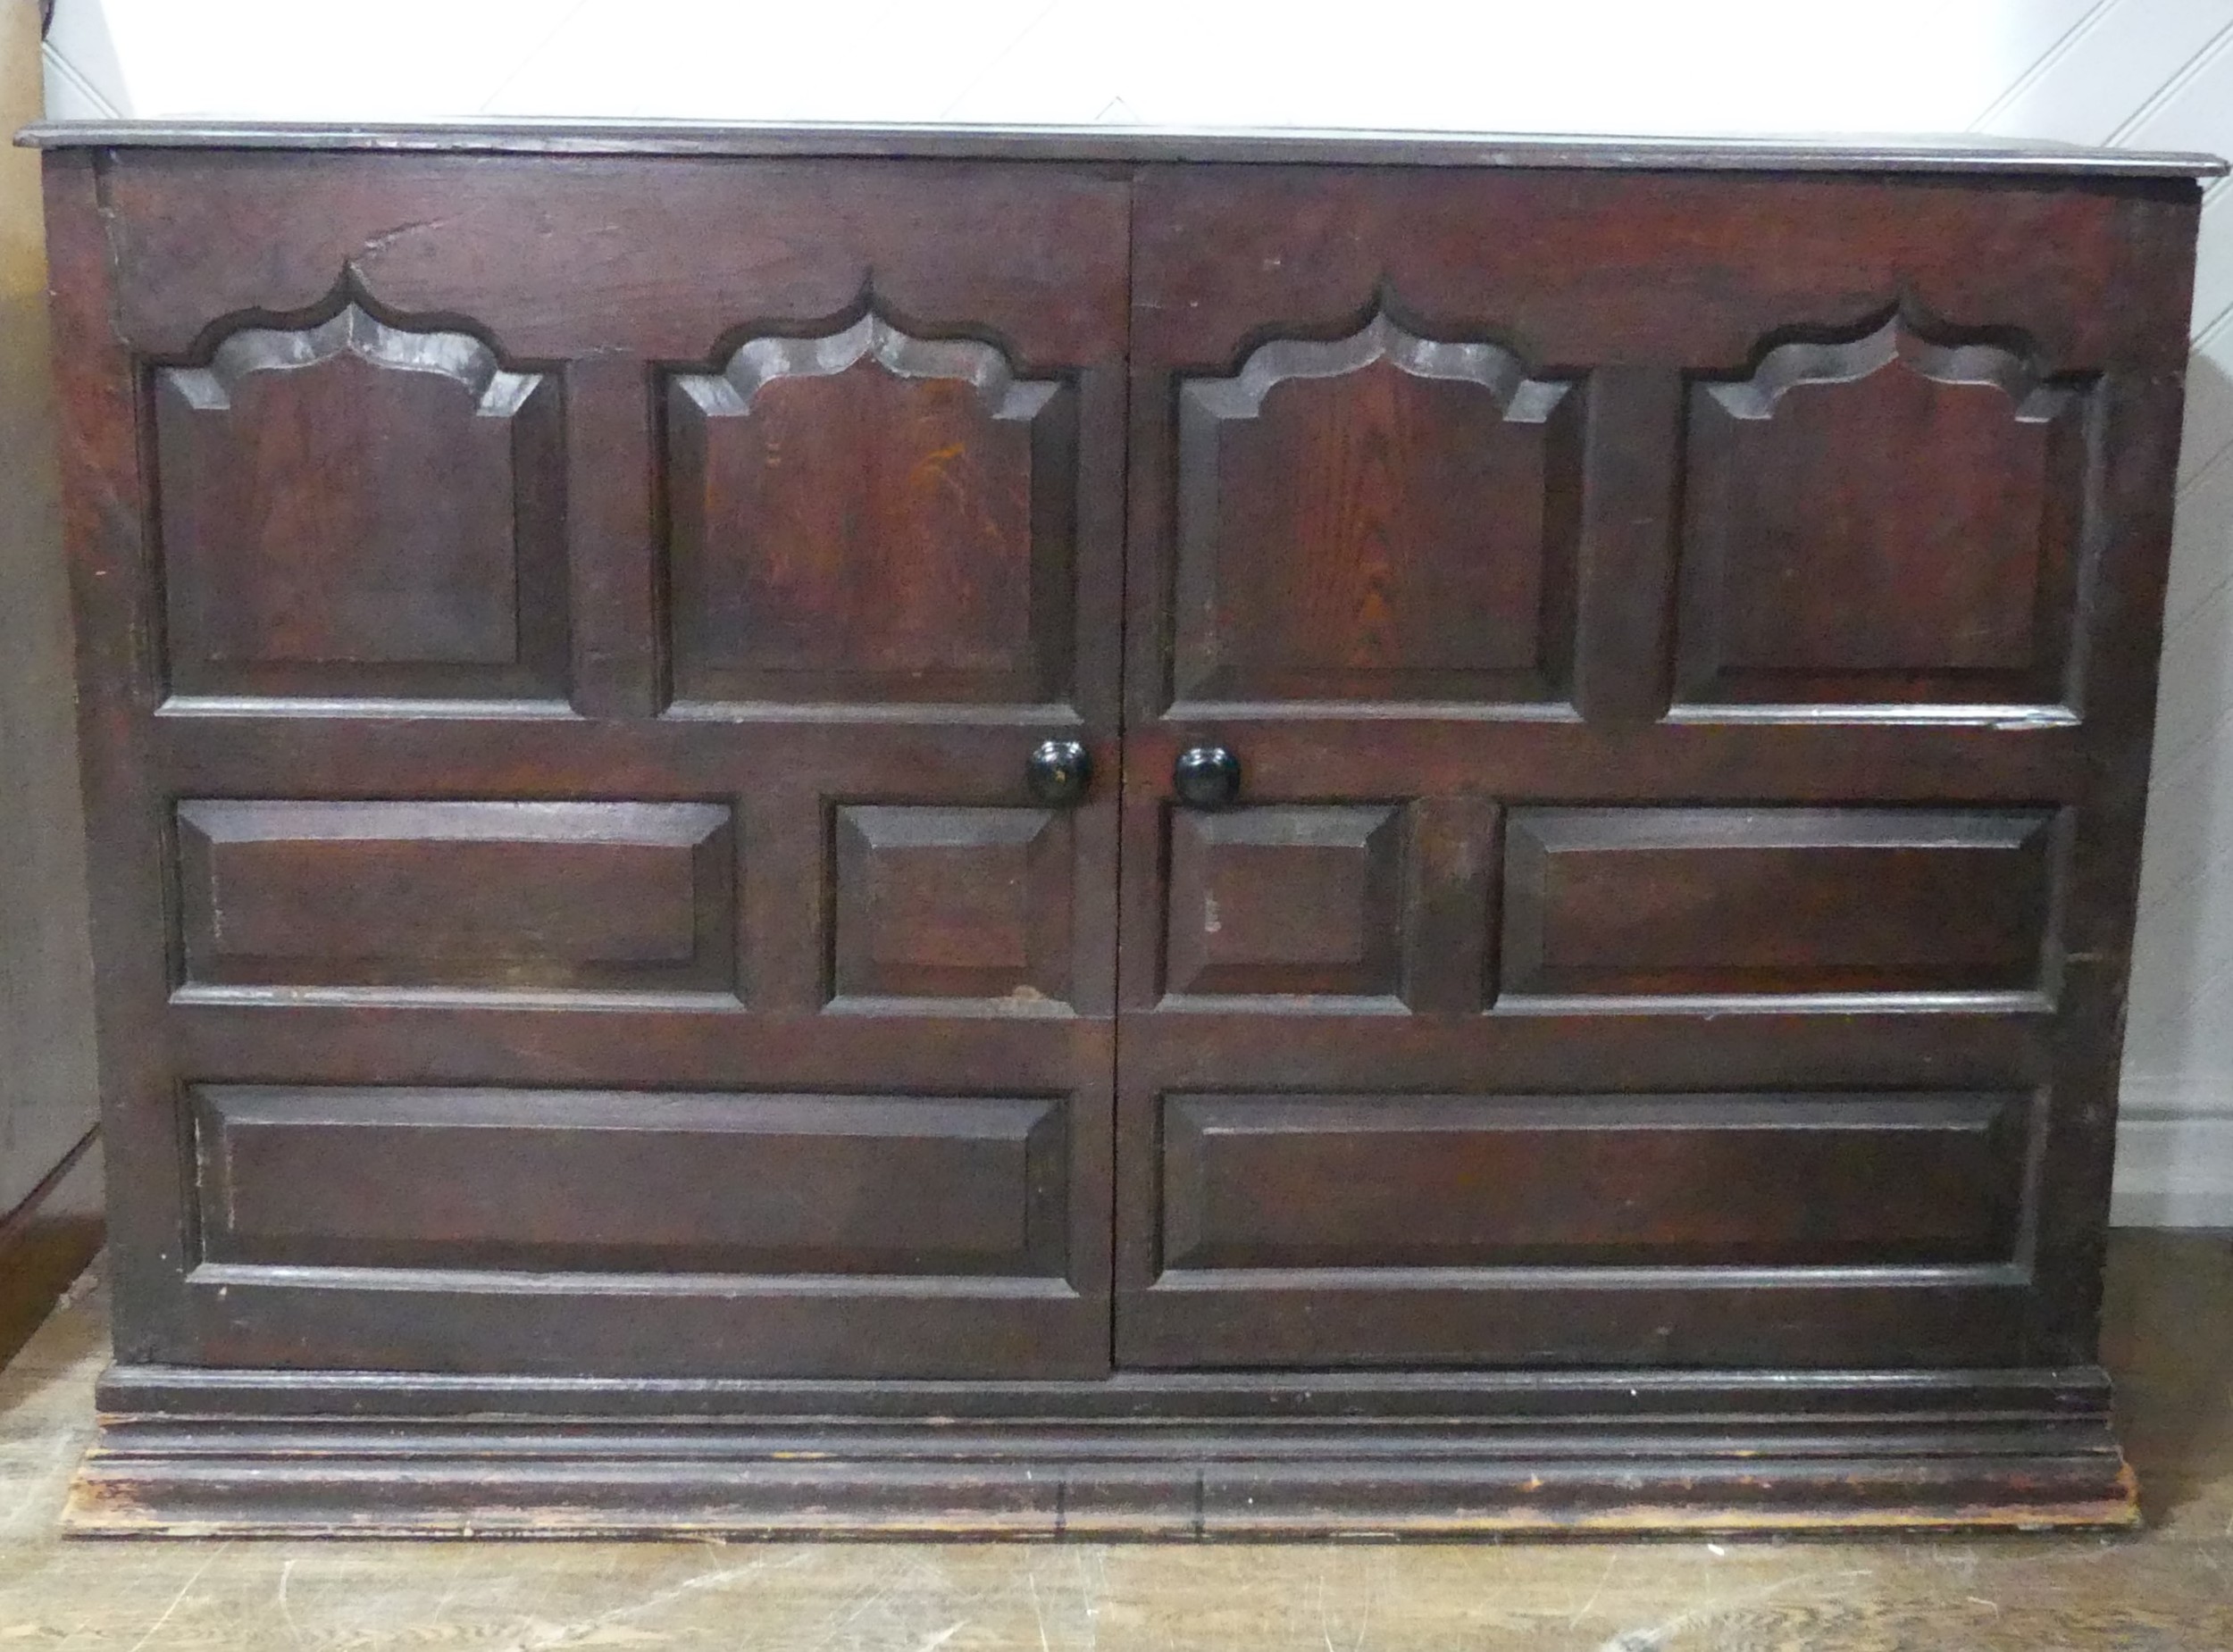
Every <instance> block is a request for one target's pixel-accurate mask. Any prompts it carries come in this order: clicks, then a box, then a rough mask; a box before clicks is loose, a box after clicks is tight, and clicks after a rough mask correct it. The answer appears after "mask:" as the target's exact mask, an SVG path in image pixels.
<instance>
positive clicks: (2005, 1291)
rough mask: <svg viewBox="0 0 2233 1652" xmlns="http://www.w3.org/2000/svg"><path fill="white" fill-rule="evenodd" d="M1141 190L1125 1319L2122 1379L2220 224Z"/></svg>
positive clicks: (2106, 206) (1308, 1334)
mask: <svg viewBox="0 0 2233 1652" xmlns="http://www.w3.org/2000/svg"><path fill="white" fill-rule="evenodd" d="M1139 192H1140V193H1139V204H1138V207H1137V210H1136V218H1135V222H1136V223H1137V225H1138V239H1137V243H1136V246H1135V253H1134V265H1133V268H1134V309H1133V346H1134V367H1133V375H1134V376H1133V513H1132V517H1131V561H1130V564H1129V567H1130V582H1129V585H1128V589H1129V591H1130V592H1131V594H1132V598H1131V600H1132V605H1131V613H1130V621H1129V630H1128V652H1129V657H1128V661H1127V668H1126V669H1127V688H1126V693H1127V713H1128V719H1129V722H1128V726H1127V734H1126V747H1125V856H1124V889H1125V892H1124V917H1123V925H1124V943H1123V954H1122V968H1121V972H1120V978H1121V979H1120V1002H1121V1009H1120V1015H1119V1025H1120V1034H1119V1084H1118V1104H1117V1105H1118V1120H1119V1122H1118V1132H1117V1143H1118V1145H1117V1163H1118V1197H1117V1292H1118V1305H1117V1360H1118V1363H1119V1364H1125V1365H1135V1366H1183V1365H1193V1364H1200V1365H1209V1366H1248V1365H1257V1366H1263V1365H1300V1366H1314V1365H1315V1366H1326V1365H1358V1364H1479V1365H1531V1364H1604V1365H1623V1364H1627V1365H1646V1364H1659V1365H1664V1364H1694V1365H1716V1364H1719V1365H1754V1364H1816V1365H1827V1366H1838V1365H1844V1366H1886V1365H1928V1364H1936V1365H1950V1366H1958V1365H1965V1364H2002V1363H2021V1362H2026V1361H2037V1362H2041V1363H2056V1362H2060V1361H2063V1360H2084V1359H2088V1358H2091V1357H2092V1345H2091V1336H2092V1331H2091V1323H2092V1322H2091V1317H2090V1314H2091V1306H2090V1305H2091V1294H2090V1293H2091V1291H2092V1289H2093V1283H2092V1280H2093V1274H2092V1264H2091V1261H2090V1260H2089V1258H2090V1256H2091V1254H2092V1253H2091V1252H2090V1251H2089V1250H2088V1249H2087V1247H2088V1246H2089V1245H2090V1244H2091V1243H2092V1241H2091V1239H2089V1238H2088V1237H2087V1236H2088V1235H2089V1234H2090V1233H2091V1232H2092V1231H2094V1230H2095V1226H2096V1225H2097V1224H2098V1223H2099V1222H2100V1221H2101V1220H2102V1217H2103V1214H2104V1213H2103V1204H2102V1199H2103V1195H2104V1193H2105V1188H2106V1182H2105V1176H2104V1167H2105V1164H2106V1162H2107V1155H2108V1151H2109V1137H2108V1132H2107V1125H2106V1122H2105V1120H2106V1118H2107V1115H2108V1111H2109V1109H2108V1102H2109V1100H2110V1098H2111V1096H2112V1082H2113V1072H2114V1055H2115V1043H2114V1036H2113V1031H2112V1028H2113V1025H2114V1021H2115V1014H2116V1012H2115V1005H2116V1003H2117V1002H2118V995H2119V991H2120V989H2119V985H2118V983H2119V981H2120V977H2121V972H2122V969H2123V960H2124V957H2125V955H2126V948H2127V947H2128V941H2129V926H2130V921H2131V912H2130V904H2129V903H2130V893H2129V889H2128V885H2127V884H2126V882H2125V881H2124V880H2123V877H2122V874H2121V873H2112V872H2110V871H2109V870H2108V869H2109V868H2111V867H2113V866H2128V865H2129V864H2130V856H2131V854H2132V852H2133V851H2134V849H2135V847H2136V844H2137V823H2138V822H2137V792H2136V791H2135V790H2134V789H2132V788H2130V787H2128V786H2126V785H2124V784H2123V783H2122V782H2118V783H2116V784H2114V785H2099V784H2097V782H2096V780H2095V776H2097V775H2101V774H2104V773H2132V772H2137V768H2136V767H2135V765H2136V764H2138V763H2139V762H2140V760H2141V759H2142V758H2144V755H2145V722H2146V706H2147V688H2148V682H2147V679H2148V670H2149V656H2148V646H2149V644H2150V642H2151V640H2152V638H2151V636H2150V633H2149V630H2148V627H2149V626H2150V625H2151V624H2152V619H2151V618H2150V613H2151V611H2150V608H2149V605H2148V603H2147V600H2146V598H2147V596H2148V593H2149V592H2150V590H2151V589H2152V588H2153V586H2152V580H2154V579H2155V578H2156V577H2159V576H2160V570H2161V565H2162V554H2163V539H2162V518H2161V513H2160V510H2159V508H2158V505H2157V504H2156V503H2155V501H2154V496H2153V495H2151V494H2150V493H2149V492H2148V491H2147V489H2148V488H2152V487H2154V483H2155V480H2157V479H2160V478H2161V476H2162V475H2163V474H2164V473H2165V469H2164V467H2166V466H2167V464H2168V462H2169V458H2170V452H2171V444H2172V443H2173V441H2174V439H2175V430H2176V422H2177V421H2176V413H2177V406H2176V397H2175V396H2171V395H2168V394H2166V392H2165V390H2164V388H2163V387H2162V381H2161V380H2160V377H2159V375H2160V374H2161V373H2162V371H2165V370H2166V366H2167V363H2170V362H2171V361H2173V360H2175V352H2176V350H2177V348H2178V343H2177V333H2176V317H2177V314H2178V313H2179V305H2180V303H2181V300H2180V298H2179V294H2178V293H2177V292H2176V291H2174V290H2172V288H2173V287H2174V286H2175V281H2174V280H2172V279H2171V278H2169V277H2163V276H2159V275H2157V274H2154V273H2151V272H2149V271H2146V270H2145V268H2144V267H2143V266H2142V265H2141V264H2139V263H2136V262H2133V260H2134V259H2135V256H2136V254H2134V253H2133V251H2132V249H2134V248H2137V247H2140V246H2154V247H2156V248H2157V249H2159V250H2158V254H2156V255H2158V256H2160V257H2161V259H2162V267H2163V268H2164V269H2166V270H2170V269H2175V268H2176V267H2177V257H2178V242H2179V237H2180V236H2181V235H2182V234H2183V232H2184V231H2183V228H2182V226H2181V222H2180V221H2179V217H2178V213H2177V211H2176V209H2174V208H2171V207H2169V206H2165V205H2162V204H2156V203H2154V202H2151V201H2148V200H2145V199H2141V198H2139V197H2137V196H2134V197H2132V198H2127V199H2118V198H2115V197H2113V196H2103V195H2095V194H2090V193H2089V194H2085V195H2078V194H2071V195H2058V194H2056V193H2054V192H2053V191H2051V190H2046V189H2032V188H1998V189H1984V190H1972V191H1962V190H1954V189H1946V188H1937V187H1935V186H1924V185H1898V184H1884V185H1872V184H1866V183H1862V182H1859V181H1852V180H1817V181H1808V180H1801V179H1773V178H1707V177H1694V178H1664V177H1662V178H1640V177H1622V176H1618V175H1616V174H1610V173H1575V174H1567V175H1544V174H1535V173H1526V172H1518V171H1507V172H1479V173H1458V172H1441V171H1431V170H1425V171H1408V172H1407V171H1394V170H1387V171H1376V170H1370V169H1359V170H1355V171H1342V170H1338V169H1317V170H1305V169H1286V168H1277V167H1252V168H1246V169H1240V168H1217V167H1202V168H1192V169H1150V171H1148V172H1147V173H1146V174H1144V175H1143V177H1142V182H1141V184H1140V186H1139ZM2042 257H2047V258H2050V259H2052V260H2053V263H2054V266H2055V267H2056V268H2057V269H2058V270H2061V271H2066V272H2069V275H2068V279H2067V280H2054V281H2043V280H2040V279H2039V278H2038V275H2037V269H2038V261H2039V260H2040V259H2041V258H2042ZM2125 282H2129V283H2130V286H2129V287H2128V288H2127V287H2126V286H2123V285H2120V283H2125ZM2112 289H2113V290H2119V291H2126V290H2129V291H2130V292H2131V293H2132V294H2133V295H2134V296H2133V299H2132V304H2131V306H2130V307H2129V308H2127V307H2125V306H2122V305H2120V306H2119V307H2117V308H2116V309H2114V310H2112V311H2110V312H2107V313H2104V312H2103V311H2102V310H2100V309H2099V308H2097V307H2096V306H2095V305H2092V304H2091V303H2090V302H2089V301H2087V300H2085V299H2083V298H2082V297H2081V296H2080V295H2082V294H2085V293H2088V292H2099V291H2106V290H2112ZM2110 455H2113V457H2110ZM2089 536H2090V538H2089ZM2111 613H2115V615H2116V618H2115V620H2114V621H2113V624H2114V625H2115V626H2116V627H2118V628H2121V631H2120V635H2119V636H2117V637H2115V638H2110V637H2109V635H2108V633H2107V630H2105V629H2104V630H2103V631H2100V632H2095V631H2089V630H2087V624H2086V616H2087V615H2093V616H2095V622H2096V623H2098V624H2100V625H2102V626H2103V627H2104V628H2106V627H2108V626H2109V625H2110V624H2112V622H2111V621H2110V620H2109V619H2108V618H2107V617H2106V616H2108V615H2109V614H2111Z"/></svg>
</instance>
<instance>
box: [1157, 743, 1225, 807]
mask: <svg viewBox="0 0 2233 1652" xmlns="http://www.w3.org/2000/svg"><path fill="white" fill-rule="evenodd" d="M1171 789H1172V790H1173V791H1175V792H1176V793H1177V794H1178V800H1179V801H1180V802H1181V803H1183V804H1184V805H1187V807H1189V808H1192V809H1222V808H1224V807H1225V805H1227V804H1229V803H1231V802H1232V801H1233V800H1234V798H1236V797H1239V796H1240V795H1241V760H1240V759H1239V758H1238V757H1236V756H1234V755H1233V754H1232V753H1231V752H1230V751H1228V750H1226V749H1225V747H1222V746H1190V747H1187V748H1186V749H1185V750H1184V751H1183V752H1181V753H1179V755H1178V761H1177V762H1176V763H1174V764H1172V765H1171Z"/></svg>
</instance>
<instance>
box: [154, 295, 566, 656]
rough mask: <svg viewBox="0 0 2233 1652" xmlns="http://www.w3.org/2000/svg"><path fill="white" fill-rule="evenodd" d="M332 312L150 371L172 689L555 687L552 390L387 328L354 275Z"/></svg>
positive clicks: (559, 574) (560, 473) (224, 338)
mask: <svg viewBox="0 0 2233 1652" xmlns="http://www.w3.org/2000/svg"><path fill="white" fill-rule="evenodd" d="M337 300H338V307H336V308H333V309H332V310H331V311H330V313H328V314H327V315H325V316H324V317H323V318H322V319H320V320H316V321H309V322H305V323H304V324H303V325H300V326H280V325H272V324H265V323H262V322H254V323H247V324H243V325H240V326H238V327H235V328H234V329H232V330H230V331H227V332H224V333H222V334H221V335H219V336H218V337H217V338H215V340H214V342H213V346H212V347H211V348H210V349H209V351H208V353H207V358H206V360H205V362H204V363H202V364H200V365H157V366H155V367H154V368H153V369H152V385H151V396H152V398H153V402H154V424H155V456H156V472H157V475H156V480H157V494H158V509H157V524H156V526H157V541H158V555H159V557H160V561H161V568H162V584H163V593H164V601H165V606H166V636H165V655H166V666H167V672H168V676H169V687H170V688H171V690H172V691H173V692H174V693H177V694H181V695H187V696H199V695H216V696H244V697H331V696H338V697H399V698H409V699H426V698H434V699H448V698H462V699H472V698H482V697H496V698H506V699H518V698H554V697H561V696H563V694H564V693H565V675H566V672H565V654H566V637H567V615H566V603H567V590H566V579H565V544H564V538H563V534H564V530H563V523H564V521H565V501H564V489H565V467H564V454H563V432H562V428H561V414H560V409H559V400H560V388H559V386H558V384H557V383H556V381H555V377H554V376H553V375H549V374H546V373H540V372H526V371H514V370H512V369H511V368H508V367H507V366H506V364H505V363H504V362H503V361H502V360H501V359H500V358H499V357H498V354H497V352H496V351H495V349H494V348H492V347H491V346H489V344H487V343H486V342H484V341H483V340H482V339H481V338H477V337H474V336H473V334H471V333H468V332H464V331H462V330H456V328H453V327H449V326H435V327H429V328H424V329H421V328H417V327H414V326H412V325H409V324H407V323H405V322H402V321H397V320H394V319H392V318H384V317H383V316H382V315H381V314H380V313H375V312H374V311H373V310H372V309H371V308H368V307H367V305H366V303H365V301H364V296H363V294H362V293H361V291H360V290H359V289H358V288H356V286H355V283H354V282H353V281H345V283H344V285H343V288H341V290H340V291H339V293H338V294H337Z"/></svg>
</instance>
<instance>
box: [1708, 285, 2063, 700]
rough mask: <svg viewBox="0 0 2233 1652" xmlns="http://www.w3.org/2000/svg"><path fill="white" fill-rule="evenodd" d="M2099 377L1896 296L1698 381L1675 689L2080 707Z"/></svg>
mask: <svg viewBox="0 0 2233 1652" xmlns="http://www.w3.org/2000/svg"><path fill="white" fill-rule="evenodd" d="M2094 383H2095V380H2092V379H2090V378H2082V377H2067V378H2056V377H2050V376H2048V375H2047V374H2045V372H2043V371H2041V369H2040V368H2039V366H2038V365H2037V363H2036V358H2035V357H2034V356H2033V355H2032V354H2031V352H2030V351H2029V350H2028V347H2027V346H2026V345H2025V342H2024V341H2023V340H2022V339H2020V338H2015V337H2013V336H2011V335H2008V334H2005V333H2003V332H1999V331H1993V332H1970V333H1964V332H1961V331H1959V330H1953V329H1948V328H1946V327H1944V326H1942V325H1940V324H1938V323H1936V322H1935V321H1931V320H1930V319H1929V318H1928V317H1926V316H1919V315H1916V314H1913V313H1909V312H1908V311H1906V310H1897V311H1894V313H1891V314H1889V315H1886V316H1884V317H1883V318H1882V319H1881V320H1880V321H1877V322H1875V323H1873V324H1871V325H1869V326H1868V327H1867V328H1866V329H1865V330H1862V331H1861V332H1859V333H1858V334H1856V335H1853V336H1849V337H1845V338H1838V339H1833V340H1829V341H1818V340H1811V339H1810V340H1798V341H1793V342H1786V343H1781V344H1777V345H1774V346H1772V347H1770V348H1768V349H1766V350H1765V351H1764V352H1763V353H1762V354H1761V355H1760V357H1759V359H1758V363H1757V364H1756V366H1755V367H1754V369H1753V371H1752V372H1751V373H1750V374H1748V375H1747V376H1745V377H1743V378H1734V379H1723V380H1707V379H1698V380H1693V381H1692V384H1691V387H1690V390H1689V395H1688V404H1687V418H1686V434H1685V454H1684V476H1683V497H1684V511H1683V520H1682V528H1681V533H1682V542H1681V552H1680V556H1681V572H1680V577H1679V580H1678V585H1679V595H1678V599H1677V642H1676V680H1677V696H1676V698H1677V704H1678V705H1681V704H1684V703H1689V704H1692V705H1696V704H1700V703H1720V704H1732V703H1734V704H1744V705H1758V706H1762V707H1765V706H1770V705H1779V704H1790V705H1819V704H1831V705H1853V706H1859V705H1879V706H1899V705H1965V704H1968V705H2038V706H2053V707H2065V706H2069V707H2074V706H2075V705H2076V703H2077V698H2078V684H2077V683H2076V682H2075V680H2074V677H2073V671H2072V663H2073V649H2074V638H2073V637H2072V636H2071V634H2070V631H2071V622H2070V618H2069V617H2068V616H2069V615H2070V614H2071V613H2073V612H2076V613H2083V612H2084V605H2083V604H2082V603H2078V602H2076V601H2075V600H2074V593H2075V589H2076V587H2077V584H2078V581H2079V580H2082V579H2083V578H2084V577H2085V569H2086V565H2087V560H2088V559H2087V549H2086V545H2085V538H2086V522H2087V489H2088V488H2089V486H2090V485H2091V484H2090V481H2089V476H2090V471H2091V468H2092V464H2091V452H2092V449H2093V446H2094V445H2095V435H2094V433H2093V430H2092V424H2093V421H2092V418H2091V415H2090V410H2091V408H2092V405H2093V396H2092V390H2093V387H2094Z"/></svg>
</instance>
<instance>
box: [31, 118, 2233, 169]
mask: <svg viewBox="0 0 2233 1652" xmlns="http://www.w3.org/2000/svg"><path fill="white" fill-rule="evenodd" d="M17 141H18V142H19V143H22V144H27V145H30V146H35V147H38V148H45V149H62V148H138V149H147V148H158V149H159V148H175V149H300V150H370V151H414V152H431V153H455V154H542V155H559V154H578V155H623V154H639V155H707V156H718V155H740V156H743V155H760V156H815V155H825V156H851V157H866V158H887V159H936V160H1004V161H1069V162H1090V161H1100V162H1174V161H1219V162H1229V163H1231V162H1239V163H1248V162H1256V163H1320V164H1326V163H1339V164H1345V165H1386V166H1474V167H1513V168H1562V167H1593V168H1629V169H1635V170H1641V171H1668V170H1675V171H1767V172H1787V171H1809V172H1932V173H1947V172H1953V173H1984V174H2031V175H2039V174H2048V175H2053V174H2085V175H2090V176H2096V177H2102V176H2106V177H2124V178H2215V177H2219V176H2221V175H2223V174H2224V173H2225V171H2227V163H2225V162H2224V161H2222V160H2220V159H2219V158H2218V157H2216V156H2215V155H2207V154H2169V153H2161V152H2154V151H2145V150H2136V149H2103V148H2089V147H2087V146H2082V145H2078V144H2058V143H2040V142H2017V141H2010V140H2005V139H1986V138H1971V137H1968V136H1962V135H1955V136H1951V137H1942V136H1931V135H1916V136H1892V137H1877V136H1866V137H1851V138H1830V137H1743V138H1652V137H1596V136H1572V137H1568V136H1550V135H1535V134H1510V133H1494V132H1479V133H1462V132H1386V131H1384V132H1371V131H1310V130H1300V129H1297V130H1281V131H1246V130H1239V129H1215V128H1203V129H1185V130H1164V129H1154V128H1147V127H1098V126H1097V127H1061V126H1032V127H1021V126H929V125H924V126H862V125H848V124H820V125H767V124H749V123H746V124H736V123H731V124H722V125H700V124H691V123H686V122H679V121H678V122H641V121H566V122H556V121H531V122H524V123H521V122H510V123H504V122H493V121H458V122H447V123H443V124H439V125H420V126H408V125H326V124H318V125H308V124H301V125H295V124H278V123H270V122H261V121H255V122H249V121H49V122H46V123H44V124H41V125H36V126H30V127H27V128H25V129H24V130H23V131H22V132H21V133H20V134H19V135H18V138H17Z"/></svg>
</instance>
